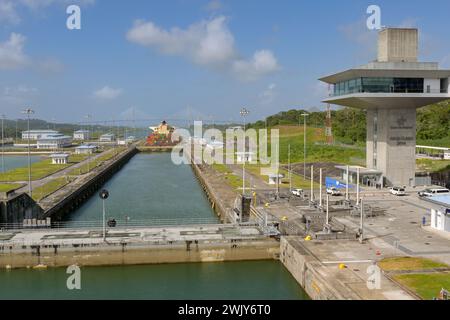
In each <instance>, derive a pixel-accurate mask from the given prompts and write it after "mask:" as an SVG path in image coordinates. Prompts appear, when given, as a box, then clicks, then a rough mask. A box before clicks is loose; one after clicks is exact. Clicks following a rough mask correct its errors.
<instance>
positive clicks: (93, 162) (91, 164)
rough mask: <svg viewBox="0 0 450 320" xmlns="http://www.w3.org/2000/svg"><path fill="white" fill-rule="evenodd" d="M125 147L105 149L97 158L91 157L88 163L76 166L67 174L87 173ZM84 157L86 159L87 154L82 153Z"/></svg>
mask: <svg viewBox="0 0 450 320" xmlns="http://www.w3.org/2000/svg"><path fill="white" fill-rule="evenodd" d="M125 149H126V148H117V149H116V150H113V149H111V150H108V151H105V152H104V153H103V154H102V155H101V156H99V157H98V158H97V159H93V160H90V161H89V164H88V163H86V164H84V165H82V166H81V167H79V168H76V169H74V170H72V171H71V172H69V174H68V175H69V176H78V175H82V174H85V173H88V172H90V171H92V170H93V169H95V168H96V167H98V166H99V165H101V164H102V163H103V162H105V161H108V160H110V159H111V158H113V157H114V156H115V155H116V154H119V153H120V152H122V151H124V150H125ZM94 156H95V155H92V156H91V157H94ZM84 159H87V156H86V155H84Z"/></svg>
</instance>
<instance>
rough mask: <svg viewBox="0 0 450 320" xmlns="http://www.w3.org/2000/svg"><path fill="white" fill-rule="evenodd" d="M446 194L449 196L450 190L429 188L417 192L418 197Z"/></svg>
mask: <svg viewBox="0 0 450 320" xmlns="http://www.w3.org/2000/svg"><path fill="white" fill-rule="evenodd" d="M448 194H450V190H448V189H446V188H430V189H425V190H423V191H420V192H419V196H420V197H433V196H439V195H448Z"/></svg>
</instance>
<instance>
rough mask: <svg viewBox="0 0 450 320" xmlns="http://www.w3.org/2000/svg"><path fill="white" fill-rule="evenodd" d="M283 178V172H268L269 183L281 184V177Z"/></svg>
mask: <svg viewBox="0 0 450 320" xmlns="http://www.w3.org/2000/svg"><path fill="white" fill-rule="evenodd" d="M283 178H284V174H276V173H274V174H270V175H269V182H268V183H269V184H271V185H274V184H281V179H283Z"/></svg>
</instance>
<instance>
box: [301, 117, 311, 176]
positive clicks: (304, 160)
mask: <svg viewBox="0 0 450 320" xmlns="http://www.w3.org/2000/svg"><path fill="white" fill-rule="evenodd" d="M301 116H302V117H303V176H304V177H305V179H306V117H308V116H309V114H308V113H302V114H301Z"/></svg>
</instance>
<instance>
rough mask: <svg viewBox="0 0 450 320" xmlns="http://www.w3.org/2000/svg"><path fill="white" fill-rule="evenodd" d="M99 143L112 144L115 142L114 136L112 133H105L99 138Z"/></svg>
mask: <svg viewBox="0 0 450 320" xmlns="http://www.w3.org/2000/svg"><path fill="white" fill-rule="evenodd" d="M99 140H100V142H114V141H116V136H115V135H114V134H113V133H106V134H103V135H101V136H100V139H99Z"/></svg>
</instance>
